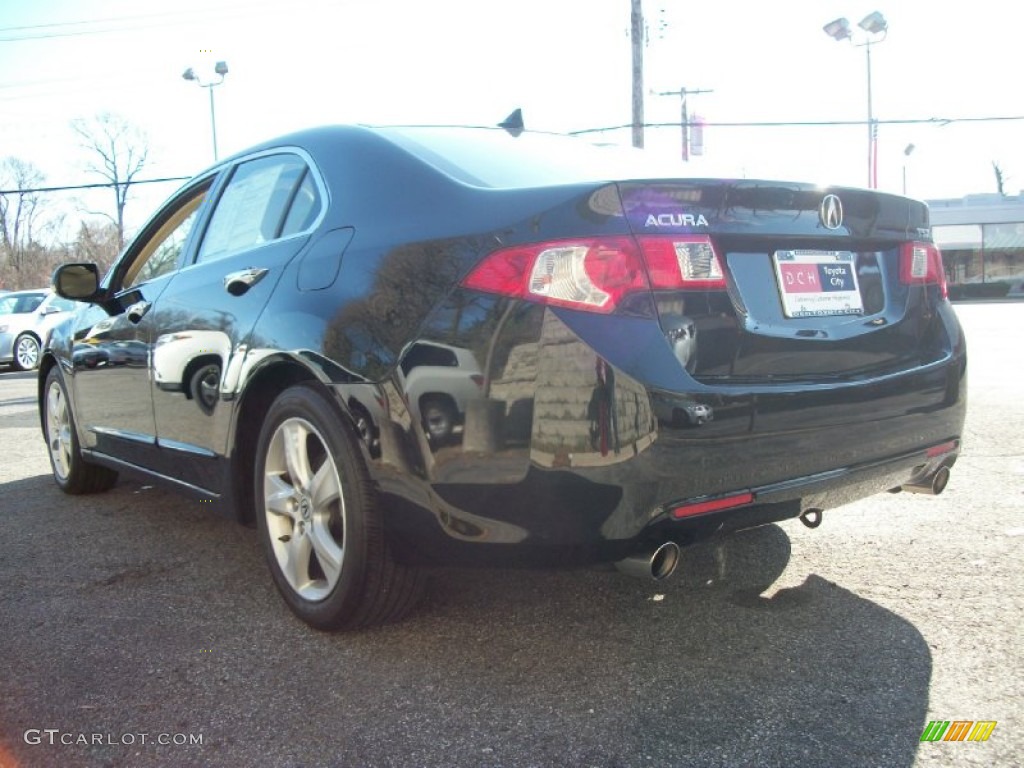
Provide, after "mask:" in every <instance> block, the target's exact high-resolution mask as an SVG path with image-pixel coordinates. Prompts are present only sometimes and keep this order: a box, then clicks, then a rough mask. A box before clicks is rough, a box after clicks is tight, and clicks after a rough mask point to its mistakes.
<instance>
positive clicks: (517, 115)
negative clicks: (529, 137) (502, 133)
mask: <svg viewBox="0 0 1024 768" xmlns="http://www.w3.org/2000/svg"><path fill="white" fill-rule="evenodd" d="M498 127H499V128H504V129H505V130H506V131H508V132H509V133H510V134H511V135H512V136H518V135H519V134H521V133H522V132H523V131H524V130H526V126H524V125H523V110H521V109H514V110H512V113H511V114H510V115H509V116H508V117H506V118H505V119H504V120H502V121H501V122H500V123H498Z"/></svg>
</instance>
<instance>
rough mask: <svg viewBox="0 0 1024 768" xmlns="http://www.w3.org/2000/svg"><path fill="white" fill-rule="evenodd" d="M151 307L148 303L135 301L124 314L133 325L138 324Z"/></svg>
mask: <svg viewBox="0 0 1024 768" xmlns="http://www.w3.org/2000/svg"><path fill="white" fill-rule="evenodd" d="M152 306H153V305H152V304H150V303H149V302H148V301H137V302H135V303H134V304H132V305H131V306H130V307H128V309H126V310H125V314H126V315H128V319H129V320H131V321H132V322H133V323H138V322H139V321H140V320H142V318H143V317H144V316H145V314H146V313H147V312H149V308H150V307H152Z"/></svg>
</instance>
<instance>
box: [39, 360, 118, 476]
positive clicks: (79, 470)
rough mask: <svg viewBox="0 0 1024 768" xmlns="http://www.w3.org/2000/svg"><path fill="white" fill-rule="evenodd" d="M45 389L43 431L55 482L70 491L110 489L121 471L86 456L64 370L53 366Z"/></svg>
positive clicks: (47, 376) (47, 377)
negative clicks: (69, 399)
mask: <svg viewBox="0 0 1024 768" xmlns="http://www.w3.org/2000/svg"><path fill="white" fill-rule="evenodd" d="M43 392H44V395H43V431H44V435H45V437H46V447H47V449H48V453H49V456H50V467H51V468H52V469H53V479H54V481H55V482H56V483H57V485H58V486H60V489H61V490H62V491H64V492H65V493H70V494H81V493H99V492H100V491H105V490H107V489H109V488H110V487H111V486H113V485H114V483H116V482H117V472H115V471H113V470H112V469H107V468H106V467H101V466H99V465H98V464H91V463H90V462H88V461H86V460H85V459H84V458H82V452H81V450H80V448H79V445H78V435H77V433H76V432H75V421H74V415H73V414H72V413H71V406H70V405H69V404H68V397H67V390H66V389H65V387H64V379H63V378H62V377H61V375H60V369H58V368H56V367H54V368H51V369H50V372H49V373H48V374H47V375H46V384H45V387H44V390H43Z"/></svg>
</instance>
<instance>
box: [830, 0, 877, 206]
mask: <svg viewBox="0 0 1024 768" xmlns="http://www.w3.org/2000/svg"><path fill="white" fill-rule="evenodd" d="M857 26H859V27H860V28H861V29H862V30H864V39H863V40H862V41H861V42H859V43H855V42H854V41H853V30H852V29H850V22H849V21H847V20H846V18H845V17H843V18H838V19H836V20H835V21H830V22H829V23H828V24H826V25H825V26H824V30H825V33H826V34H827V35H828V36H829V37H831V38H833V39H834V40H836V41H838V42H841V41H843V40H849V41H850V44H851V45H854V46H856V47H858V48H864V50H865V52H866V53H867V61H868V187H869V188H871V189H876V188H877V187H878V126H877V125H876V124H875V116H874V112H873V110H872V103H871V46H872V45H874V44H875V43H880V42H882V41H883V40H885V37H886V35H887V34H888V32H889V24H888V23H887V22H886V20H885V17H884V16H882V14H881V13H879V12H878V11H874V12H872V13H869V14H868V15H867V16H865V17H864V18H863V19H861V20H860V23H859V24H858V25H857Z"/></svg>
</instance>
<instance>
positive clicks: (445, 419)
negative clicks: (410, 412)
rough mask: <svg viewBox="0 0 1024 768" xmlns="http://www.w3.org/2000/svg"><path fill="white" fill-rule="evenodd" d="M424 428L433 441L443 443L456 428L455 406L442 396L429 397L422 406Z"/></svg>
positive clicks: (421, 413)
mask: <svg viewBox="0 0 1024 768" xmlns="http://www.w3.org/2000/svg"><path fill="white" fill-rule="evenodd" d="M420 415H421V416H422V417H423V428H424V429H425V430H426V431H427V435H428V436H429V437H430V439H431V441H433V442H437V443H443V442H444V441H445V440H447V439H449V438H450V437H451V436H452V432H454V430H455V408H454V407H452V404H451V403H450V402H449V401H447V400H444V399H442V398H440V397H427V398H424V399H423V404H422V405H421V406H420Z"/></svg>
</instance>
